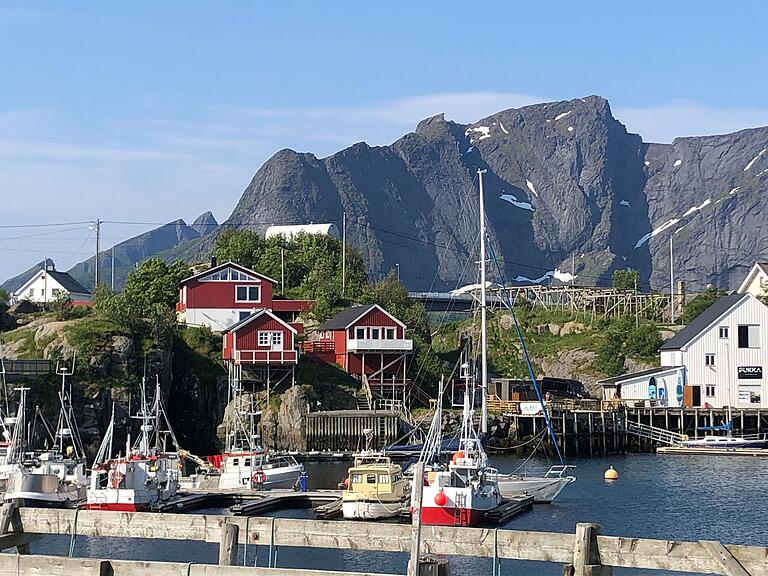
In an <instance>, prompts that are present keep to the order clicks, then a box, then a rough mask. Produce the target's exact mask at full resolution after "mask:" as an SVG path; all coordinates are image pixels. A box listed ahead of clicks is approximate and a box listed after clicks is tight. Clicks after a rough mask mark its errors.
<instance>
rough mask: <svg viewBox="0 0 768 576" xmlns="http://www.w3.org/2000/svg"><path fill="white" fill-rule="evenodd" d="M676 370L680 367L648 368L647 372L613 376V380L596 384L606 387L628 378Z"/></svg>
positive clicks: (609, 379) (606, 379)
mask: <svg viewBox="0 0 768 576" xmlns="http://www.w3.org/2000/svg"><path fill="white" fill-rule="evenodd" d="M676 368H680V366H661V367H659V368H650V369H648V370H641V371H640V372H632V373H631V374H621V375H619V376H614V377H613V378H604V379H603V380H598V381H597V383H598V384H601V385H602V386H606V385H610V384H616V383H617V382H621V381H622V380H628V379H630V378H638V377H640V376H651V375H653V374H658V373H659V372H666V371H667V370H675V369H676Z"/></svg>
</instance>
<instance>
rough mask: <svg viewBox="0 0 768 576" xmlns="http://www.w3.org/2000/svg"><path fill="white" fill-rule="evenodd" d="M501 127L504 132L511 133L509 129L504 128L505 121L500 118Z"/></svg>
mask: <svg viewBox="0 0 768 576" xmlns="http://www.w3.org/2000/svg"><path fill="white" fill-rule="evenodd" d="M499 128H501V131H502V132H504V134H509V130H507V129H506V128H504V122H502V121H501V120H499Z"/></svg>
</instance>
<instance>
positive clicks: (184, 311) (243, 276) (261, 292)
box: [176, 261, 311, 332]
mask: <svg viewBox="0 0 768 576" xmlns="http://www.w3.org/2000/svg"><path fill="white" fill-rule="evenodd" d="M276 283H277V282H276V281H275V280H273V279H272V278H270V277H269V276H264V275H263V274H259V273H258V272H254V271H253V270H250V269H248V268H246V267H245V266H240V265H239V264H235V263H234V262H225V263H224V264H218V265H217V264H216V262H215V261H213V262H212V266H211V267H210V268H209V269H207V270H205V271H204V272H200V273H199V274H195V275H194V276H191V277H189V278H187V279H186V280H182V281H181V282H180V283H179V301H178V302H177V303H176V312H177V315H178V319H179V322H181V323H185V324H187V325H190V326H208V327H209V328H210V329H211V330H215V331H217V332H220V331H222V330H225V329H227V328H229V327H230V326H233V325H234V324H236V323H238V322H240V321H241V320H243V319H245V318H248V317H249V316H250V315H251V314H253V313H254V312H256V311H258V310H270V311H271V312H274V313H275V315H276V316H278V317H279V318H281V319H282V320H285V321H287V322H293V321H295V320H296V318H297V316H298V315H300V314H301V313H302V312H306V311H308V310H309V309H310V307H311V302H309V301H307V300H286V299H279V298H275V297H274V287H275V284H276Z"/></svg>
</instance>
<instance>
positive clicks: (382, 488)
mask: <svg viewBox="0 0 768 576" xmlns="http://www.w3.org/2000/svg"><path fill="white" fill-rule="evenodd" d="M345 485H346V489H345V490H344V491H343V492H342V495H341V499H342V511H343V514H344V517H345V518H360V519H376V518H387V517H393V516H396V515H397V514H399V512H400V508H401V507H402V505H403V503H404V502H405V501H406V500H407V498H408V495H409V493H410V490H409V484H408V481H407V480H406V479H405V477H404V476H403V470H402V468H401V467H400V465H399V464H393V463H392V461H391V460H390V458H389V457H387V456H384V455H383V454H366V455H361V456H358V457H357V458H355V462H354V465H353V466H352V467H351V468H349V472H348V476H347V479H346V481H345Z"/></svg>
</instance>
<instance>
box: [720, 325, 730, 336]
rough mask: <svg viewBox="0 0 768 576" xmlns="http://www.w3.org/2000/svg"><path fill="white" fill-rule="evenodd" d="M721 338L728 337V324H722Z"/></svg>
mask: <svg viewBox="0 0 768 576" xmlns="http://www.w3.org/2000/svg"><path fill="white" fill-rule="evenodd" d="M720 338H728V326H720Z"/></svg>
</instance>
